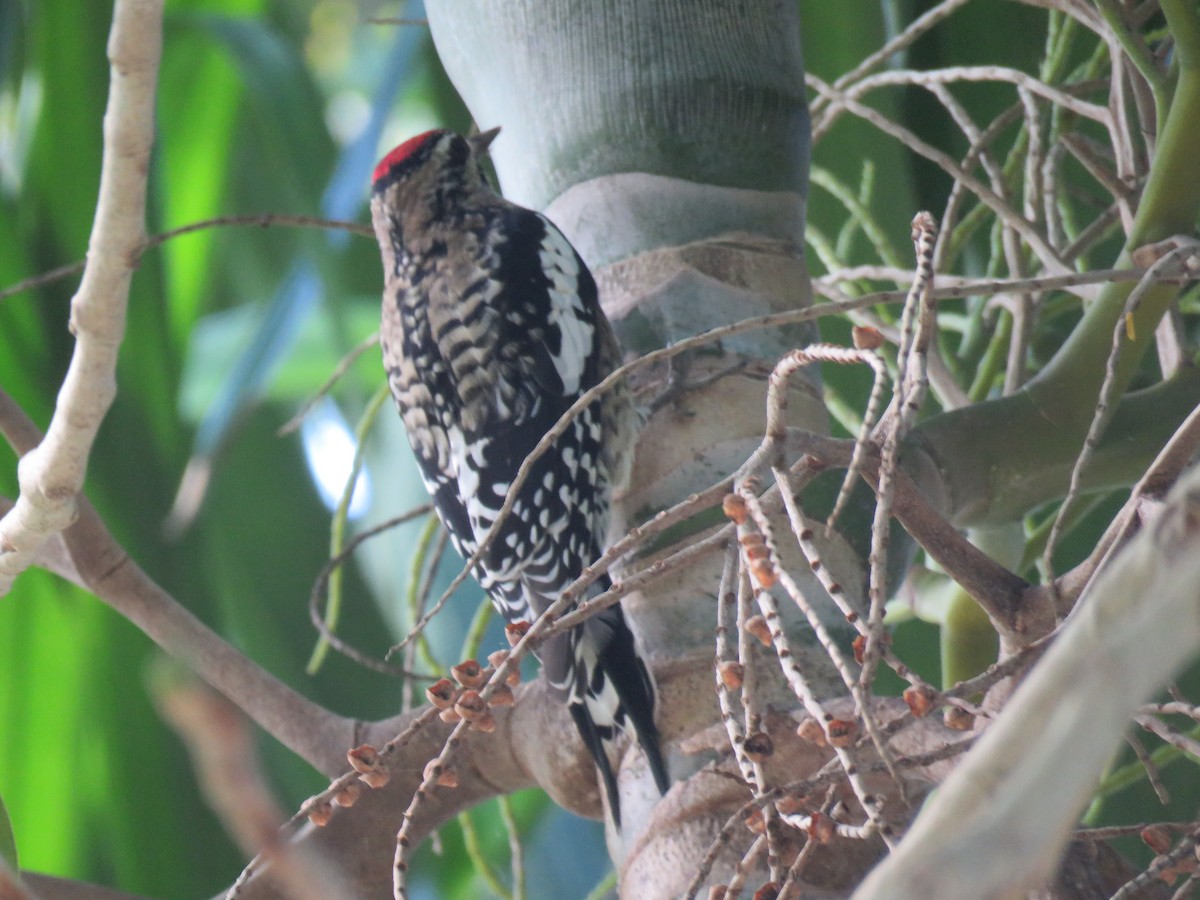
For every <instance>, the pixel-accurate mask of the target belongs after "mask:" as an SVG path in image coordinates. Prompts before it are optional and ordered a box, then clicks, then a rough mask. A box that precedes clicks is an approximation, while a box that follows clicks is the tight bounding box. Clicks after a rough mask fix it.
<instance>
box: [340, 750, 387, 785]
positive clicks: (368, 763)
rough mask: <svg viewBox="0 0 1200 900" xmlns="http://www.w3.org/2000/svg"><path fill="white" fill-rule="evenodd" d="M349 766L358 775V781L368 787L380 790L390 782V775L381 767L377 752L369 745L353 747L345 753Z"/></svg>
mask: <svg viewBox="0 0 1200 900" xmlns="http://www.w3.org/2000/svg"><path fill="white" fill-rule="evenodd" d="M346 758H347V759H349V760H350V765H351V766H353V767H354V771H355V772H357V773H358V777H359V779H360V780H361V781H362V782H363V783H364V784H366V785H367V786H368V787H372V788H381V787H383V786H384V785H385V784H387V783H388V782H389V781H390V780H391V777H392V776H391V775H390V774H388V771H387V769H385V768H384V766H383V759H382V758H381V757H380V755H379V751H378V750H376V749H375V748H374V747H372V746H371V745H370V744H363V745H362V746H361V747H355V748H354V749H353V750H350V751H348V752H347V753H346Z"/></svg>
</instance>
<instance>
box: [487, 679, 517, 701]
mask: <svg viewBox="0 0 1200 900" xmlns="http://www.w3.org/2000/svg"><path fill="white" fill-rule="evenodd" d="M515 700H516V698H515V697H514V696H513V692H512V688H510V687H509V686H508V685H507V684H501V685H497V686H496V688H495V689H494V690H493V691H492V696H491V697H490V698H489V699H488V706H512V705H513V702H514V701H515Z"/></svg>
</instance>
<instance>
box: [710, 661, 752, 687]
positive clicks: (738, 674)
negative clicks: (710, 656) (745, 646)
mask: <svg viewBox="0 0 1200 900" xmlns="http://www.w3.org/2000/svg"><path fill="white" fill-rule="evenodd" d="M717 677H719V678H720V679H721V684H723V685H725V687H727V688H728V689H729V690H731V691H736V690H740V689H741V687H742V682H743V680H745V677H746V667H745V666H743V665H742V664H741V663H740V662H734V661H733V660H731V659H727V660H725V661H724V662H721V663H719V664H718V665H717Z"/></svg>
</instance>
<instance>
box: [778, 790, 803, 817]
mask: <svg viewBox="0 0 1200 900" xmlns="http://www.w3.org/2000/svg"><path fill="white" fill-rule="evenodd" d="M775 808H776V809H777V810H779V812H780V813H781V814H782V815H785V816H794V815H796V814H797V813H799V812H800V811H801V810H802V809H804V801H803V800H802V799H801V798H800V797H797V796H796V795H795V794H786V795H784V796H783V797H780V798H779V799H778V800H776V801H775Z"/></svg>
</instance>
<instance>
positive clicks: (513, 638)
mask: <svg viewBox="0 0 1200 900" xmlns="http://www.w3.org/2000/svg"><path fill="white" fill-rule="evenodd" d="M529 629H530V625H529V623H528V622H526V621H524V620H522V621H520V622H509V623H508V624H507V625H505V626H504V636H505V637H506V638H508V646H510V647H515V646H517V641H519V640H521V638H523V637H525V632H527V631H528V630H529Z"/></svg>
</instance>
